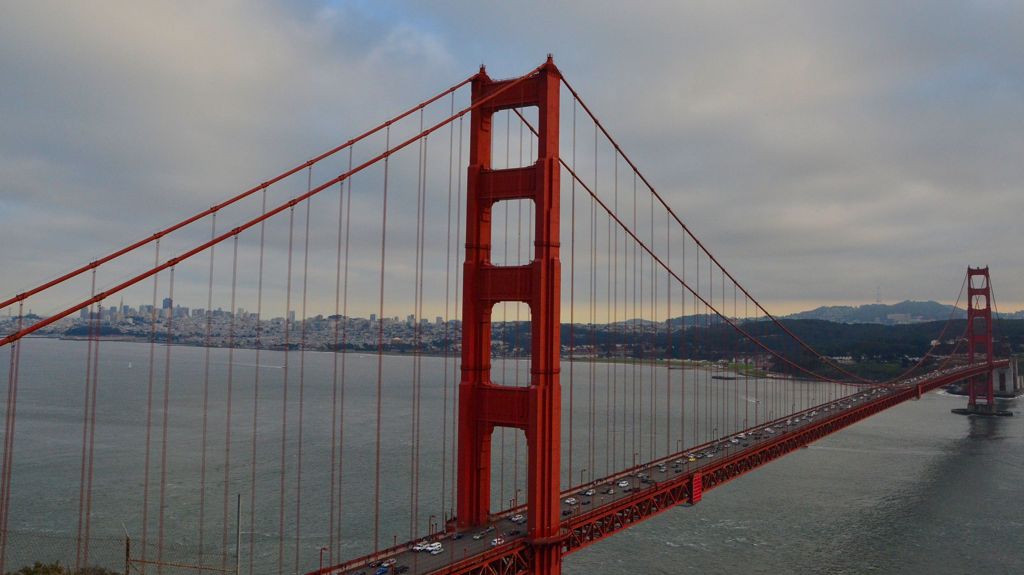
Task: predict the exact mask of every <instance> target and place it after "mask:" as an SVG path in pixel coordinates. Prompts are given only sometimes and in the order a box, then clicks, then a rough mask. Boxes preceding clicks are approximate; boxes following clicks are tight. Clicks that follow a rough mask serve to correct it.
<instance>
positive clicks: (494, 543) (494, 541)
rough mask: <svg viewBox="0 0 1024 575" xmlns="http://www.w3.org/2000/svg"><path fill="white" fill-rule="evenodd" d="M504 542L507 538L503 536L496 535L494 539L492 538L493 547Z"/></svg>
mask: <svg viewBox="0 0 1024 575" xmlns="http://www.w3.org/2000/svg"><path fill="white" fill-rule="evenodd" d="M504 542H505V540H504V539H502V538H501V537H495V538H494V539H491V547H497V546H498V545H501V544H502V543H504Z"/></svg>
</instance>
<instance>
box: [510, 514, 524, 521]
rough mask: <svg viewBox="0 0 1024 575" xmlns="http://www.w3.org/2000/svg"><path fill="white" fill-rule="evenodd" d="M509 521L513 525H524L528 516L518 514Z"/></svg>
mask: <svg viewBox="0 0 1024 575" xmlns="http://www.w3.org/2000/svg"><path fill="white" fill-rule="evenodd" d="M508 520H509V521H511V522H512V523H523V522H525V521H526V516H525V515H523V514H522V513H516V514H515V515H513V516H512V517H509V518H508Z"/></svg>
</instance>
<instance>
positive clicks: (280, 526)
mask: <svg viewBox="0 0 1024 575" xmlns="http://www.w3.org/2000/svg"><path fill="white" fill-rule="evenodd" d="M294 237H295V206H294V205H292V206H290V207H289V208H288V265H287V268H286V270H285V273H286V274H287V276H286V278H285V294H284V366H283V367H282V368H281V455H280V458H279V460H278V474H277V475H278V489H277V575H284V484H285V476H286V473H287V469H286V464H285V463H286V461H285V456H286V454H287V446H288V368H289V367H290V366H289V353H288V352H289V348H291V329H292V321H294V320H293V319H292V252H293V251H294V243H295V242H294Z"/></svg>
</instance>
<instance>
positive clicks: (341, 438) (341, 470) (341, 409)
mask: <svg viewBox="0 0 1024 575" xmlns="http://www.w3.org/2000/svg"><path fill="white" fill-rule="evenodd" d="M354 148H355V146H353V147H351V148H349V150H348V171H349V172H351V171H352V151H353V149H354ZM341 184H342V185H344V186H345V187H346V188H348V190H347V191H348V193H347V194H345V198H344V199H345V208H344V211H345V264H344V267H343V268H342V276H343V277H344V279H343V280H342V285H341V289H342V295H341V321H342V324H341V349H340V350H339V353H340V354H341V373H340V374H339V379H340V380H341V383H340V385H339V386H338V387H339V389H338V402H339V405H338V512H337V519H336V521H337V523H336V529H335V532H336V534H337V538H338V540H337V550H338V554H339V555H340V554H341V540H342V528H341V526H342V525H343V522H342V511H343V508H344V507H343V505H344V502H345V498H344V497H343V495H344V485H345V481H344V480H345V384H346V379H345V376H346V371H345V368H346V367H347V359H348V351H347V350H346V348H347V347H348V258H349V240H350V239H351V232H352V178H351V177H348V178H346V179H345V181H343V182H341ZM338 209H339V210H341V209H342V208H341V206H340V205H339V206H338ZM338 225H339V226H340V225H341V214H340V212H339V214H338ZM339 235H340V233H339ZM339 241H340V238H339ZM335 358H337V354H335Z"/></svg>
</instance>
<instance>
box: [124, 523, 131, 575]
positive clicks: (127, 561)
mask: <svg viewBox="0 0 1024 575" xmlns="http://www.w3.org/2000/svg"><path fill="white" fill-rule="evenodd" d="M131 566H132V538H131V537H129V536H128V534H127V533H125V535H124V575H129V571H130V569H131Z"/></svg>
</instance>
